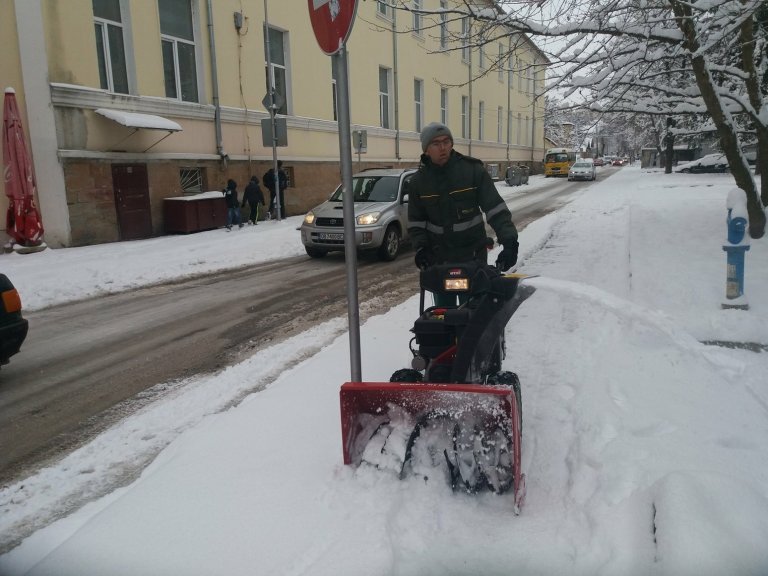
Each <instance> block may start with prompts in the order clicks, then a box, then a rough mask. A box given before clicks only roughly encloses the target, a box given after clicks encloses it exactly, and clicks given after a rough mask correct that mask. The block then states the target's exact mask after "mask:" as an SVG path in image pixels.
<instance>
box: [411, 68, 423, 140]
mask: <svg viewBox="0 0 768 576" xmlns="http://www.w3.org/2000/svg"><path fill="white" fill-rule="evenodd" d="M413 106H414V110H413V112H414V127H415V129H416V132H421V129H422V128H423V127H424V80H422V79H420V78H414V79H413Z"/></svg>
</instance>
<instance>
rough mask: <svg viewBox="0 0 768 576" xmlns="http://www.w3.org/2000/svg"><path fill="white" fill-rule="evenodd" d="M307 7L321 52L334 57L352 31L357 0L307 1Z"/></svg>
mask: <svg viewBox="0 0 768 576" xmlns="http://www.w3.org/2000/svg"><path fill="white" fill-rule="evenodd" d="M307 5H308V6H309V19H310V21H311V22H312V30H314V32H315V38H317V43H318V44H319V45H320V50H322V51H323V52H325V53H326V54H328V55H329V56H333V55H334V54H336V53H337V52H338V51H339V50H341V47H342V46H343V45H344V42H346V40H347V38H348V37H349V33H350V32H351V31H352V24H353V23H354V21H355V12H356V11H357V0H307Z"/></svg>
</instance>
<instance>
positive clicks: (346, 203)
mask: <svg viewBox="0 0 768 576" xmlns="http://www.w3.org/2000/svg"><path fill="white" fill-rule="evenodd" d="M332 58H333V65H334V66H335V67H336V79H337V83H338V86H337V87H338V91H339V153H340V160H341V183H342V189H343V191H344V193H343V196H342V204H343V212H344V254H345V259H346V265H347V316H348V318H349V320H348V323H349V360H350V368H351V371H352V382H362V381H363V377H362V370H361V362H360V310H359V307H358V301H357V243H356V242H355V202H354V196H353V194H354V192H353V190H352V145H351V142H352V134H351V130H350V117H349V77H348V75H347V45H346V43H344V44H343V45H342V46H341V49H340V50H339V51H338V52H337V53H336V54H335V55H333V56H332Z"/></svg>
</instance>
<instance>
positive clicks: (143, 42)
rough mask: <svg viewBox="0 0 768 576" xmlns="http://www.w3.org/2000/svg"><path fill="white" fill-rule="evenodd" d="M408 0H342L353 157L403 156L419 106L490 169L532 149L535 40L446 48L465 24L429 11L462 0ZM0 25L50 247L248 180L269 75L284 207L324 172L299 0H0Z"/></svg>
mask: <svg viewBox="0 0 768 576" xmlns="http://www.w3.org/2000/svg"><path fill="white" fill-rule="evenodd" d="M412 4H413V5H414V6H415V7H419V8H421V9H423V10H424V11H435V12H436V13H435V14H434V15H430V14H424V15H421V16H419V15H416V14H414V13H412V12H406V11H402V10H394V9H393V8H392V6H390V5H388V4H387V2H380V1H377V0H358V3H357V14H356V19H355V22H354V27H353V30H352V33H351V35H350V37H349V40H348V42H347V49H348V70H349V76H348V78H349V88H350V98H349V108H350V119H351V130H353V131H361V132H364V133H365V135H366V137H367V147H366V149H365V152H364V153H361V154H359V155H358V154H357V153H356V152H355V151H354V150H353V171H357V170H359V169H364V168H368V167H374V166H376V167H380V166H392V167H409V166H416V165H417V164H418V160H419V156H420V154H421V147H420V143H419V131H420V129H421V127H422V126H424V125H425V124H427V123H429V122H432V121H443V122H445V123H446V124H447V125H448V126H449V127H450V128H451V130H452V132H453V135H454V140H455V147H456V149H457V150H459V151H460V152H462V153H466V154H469V155H471V156H475V157H477V158H480V159H481V160H483V161H484V162H485V163H486V164H487V165H488V168H489V171H491V172H492V173H497V174H499V175H503V173H504V170H505V169H506V167H507V166H508V165H510V164H519V163H522V164H528V165H534V166H535V165H536V164H538V163H539V162H540V160H541V158H542V157H543V155H544V127H543V113H544V107H543V103H541V102H537V101H536V100H535V97H534V96H535V94H541V93H542V92H543V84H544V77H545V73H546V65H547V60H546V58H545V56H544V55H543V54H542V53H541V52H540V51H539V50H537V49H536V47H535V46H534V45H533V44H532V43H531V42H530V40H529V39H527V38H525V37H519V36H518V37H513V38H509V37H500V38H501V39H500V40H489V41H488V42H487V43H486V44H485V45H484V47H483V48H482V49H479V48H476V47H475V48H472V49H470V48H464V49H462V46H461V45H460V44H457V43H456V42H457V38H459V39H460V38H461V37H462V35H463V36H464V37H467V36H470V35H472V34H473V30H472V28H471V26H477V24H472V23H470V21H469V20H468V19H461V18H458V17H456V16H455V15H452V14H451V13H450V12H448V13H447V14H449V15H448V16H441V15H440V13H439V11H440V10H441V9H448V10H450V9H452V8H455V7H457V6H459V5H463V2H461V3H458V2H456V1H455V0H420V1H416V2H413V3H412ZM482 4H484V5H485V4H487V5H488V6H490V7H491V8H493V7H494V6H493V3H490V2H489V3H485V2H482ZM265 9H266V10H265ZM267 20H268V28H267V26H266V23H265V22H266V21H267ZM266 30H269V34H268V35H267V37H266V38H265V31H266ZM0 34H2V37H3V38H4V39H5V41H4V50H3V52H2V54H0V77H1V78H2V79H3V80H2V82H3V84H4V86H3V87H5V86H12V87H13V88H14V89H15V90H16V95H17V99H18V101H19V105H20V108H21V113H22V117H23V121H24V127H25V129H26V132H27V136H28V145H29V148H30V150H31V154H32V157H33V164H34V169H35V175H36V180H37V189H38V206H39V208H40V211H41V215H42V220H43V224H44V226H45V229H46V234H45V240H46V242H47V243H48V244H49V245H50V246H53V247H63V246H81V245H88V244H98V243H103V242H113V241H120V240H128V239H135V238H142V237H149V236H157V235H162V234H165V233H166V232H167V231H166V225H165V217H164V207H165V204H166V203H165V199H166V198H172V197H180V196H188V195H193V194H195V193H197V192H201V191H206V190H220V189H221V188H222V187H223V186H224V185H225V183H226V181H227V179H229V178H232V179H234V180H235V181H237V182H238V184H239V189H240V190H241V191H242V190H243V189H244V187H245V184H246V183H247V181H248V179H249V177H250V176H251V175H257V176H258V177H259V178H261V177H262V175H263V173H264V172H266V171H267V170H268V169H269V168H270V167H271V166H272V162H273V150H272V147H271V146H265V145H264V143H263V139H262V130H261V126H262V120H265V119H269V118H270V115H269V113H268V111H267V110H268V109H267V108H266V107H265V105H264V103H263V101H265V97H266V96H267V95H268V87H267V86H268V84H267V77H268V75H269V77H270V78H272V79H273V82H274V86H275V88H276V92H277V95H278V98H277V99H278V104H280V105H281V107H280V109H279V110H278V114H277V118H279V119H284V120H285V124H286V126H287V145H286V146H280V147H278V148H277V155H278V157H279V158H280V159H281V160H283V162H284V167H285V168H286V169H287V172H288V174H289V177H290V187H289V188H288V190H287V191H286V195H285V204H286V206H285V207H284V208H285V213H286V214H287V215H289V216H290V215H295V214H301V213H303V212H305V211H307V210H308V209H310V208H311V207H312V206H314V205H316V204H317V203H319V202H321V201H323V200H325V199H326V198H327V196H328V195H329V194H330V193H331V192H332V191H333V189H334V188H335V187H336V186H337V185H338V182H339V181H340V166H339V140H338V125H337V122H336V118H337V109H336V106H337V92H336V83H335V79H334V72H333V65H332V62H333V59H332V58H331V57H329V56H327V55H325V54H323V53H322V52H321V50H320V49H319V47H318V46H317V42H316V40H315V37H314V33H313V31H312V28H311V23H310V19H309V14H308V5H307V2H306V1H305V0H266V1H265V0H0ZM267 46H269V63H268V59H267V48H266V47H267ZM499 61H501V63H502V66H503V69H501V70H500V69H498V67H497V63H498V62H499ZM0 186H3V184H1V183H0ZM0 210H2V211H3V213H5V212H6V210H7V198H6V197H5V193H4V190H3V192H0ZM3 222H4V221H3ZM2 226H4V224H2Z"/></svg>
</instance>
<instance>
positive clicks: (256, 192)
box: [242, 176, 264, 226]
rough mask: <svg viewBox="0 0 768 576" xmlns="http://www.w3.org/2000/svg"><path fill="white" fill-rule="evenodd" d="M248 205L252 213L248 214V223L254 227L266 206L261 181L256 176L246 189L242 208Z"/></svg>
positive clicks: (252, 177)
mask: <svg viewBox="0 0 768 576" xmlns="http://www.w3.org/2000/svg"><path fill="white" fill-rule="evenodd" d="M246 204H248V205H249V207H250V210H251V211H250V213H249V214H248V221H249V222H250V223H251V224H253V225H254V226H255V225H256V224H257V223H258V221H259V210H260V207H261V206H263V205H264V194H263V193H262V191H261V187H260V186H259V179H258V178H257V177H256V176H251V180H250V182H248V185H247V186H246V187H245V191H244V192H243V204H242V207H243V208H245V205H246Z"/></svg>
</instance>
